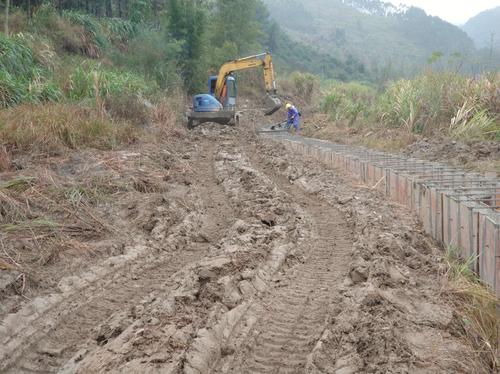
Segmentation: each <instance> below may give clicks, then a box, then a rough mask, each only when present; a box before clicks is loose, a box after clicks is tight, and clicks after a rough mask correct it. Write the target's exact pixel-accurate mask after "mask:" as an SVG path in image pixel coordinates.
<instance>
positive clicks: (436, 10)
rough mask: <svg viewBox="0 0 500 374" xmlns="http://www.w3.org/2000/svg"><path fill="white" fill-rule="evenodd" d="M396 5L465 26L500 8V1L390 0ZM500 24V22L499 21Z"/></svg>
mask: <svg viewBox="0 0 500 374" xmlns="http://www.w3.org/2000/svg"><path fill="white" fill-rule="evenodd" d="M389 1H390V2H391V3H394V4H407V5H414V6H418V7H419V8H422V9H424V10H425V11H426V13H427V14H430V15H432V16H438V17H440V18H442V19H444V20H446V21H448V22H451V23H455V24H463V23H465V22H466V21H467V20H468V19H469V18H471V17H473V16H475V15H476V14H478V13H480V12H482V11H483V10H486V9H491V8H495V7H497V6H500V0H389ZM499 22H500V20H499Z"/></svg>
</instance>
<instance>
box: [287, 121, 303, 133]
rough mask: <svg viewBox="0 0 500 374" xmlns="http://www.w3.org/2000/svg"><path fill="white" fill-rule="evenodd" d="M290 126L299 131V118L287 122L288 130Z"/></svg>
mask: <svg viewBox="0 0 500 374" xmlns="http://www.w3.org/2000/svg"><path fill="white" fill-rule="evenodd" d="M292 126H293V127H294V128H295V132H300V121H299V120H295V121H293V122H292V123H287V125H286V129H287V130H290V129H291V128H292Z"/></svg>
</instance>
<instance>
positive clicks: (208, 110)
mask: <svg viewBox="0 0 500 374" xmlns="http://www.w3.org/2000/svg"><path fill="white" fill-rule="evenodd" d="M259 67H262V68H263V71H264V82H265V85H266V104H267V105H268V107H267V108H266V109H265V111H264V114H265V115H271V114H273V113H274V112H276V111H277V110H278V109H280V108H281V101H280V99H279V98H278V97H277V96H276V81H275V78H274V68H273V60H272V57H271V54H270V53H262V54H260V55H255V56H249V57H245V58H240V59H237V60H233V61H228V62H226V63H225V64H223V65H222V66H221V68H220V69H219V73H218V74H217V75H213V76H210V77H209V79H208V93H207V94H199V95H195V96H194V97H193V110H192V111H191V112H189V113H188V128H190V129H192V128H194V127H196V126H198V125H200V124H202V123H204V122H216V123H219V124H222V125H233V126H234V125H237V124H238V122H239V114H238V112H237V110H236V98H237V85H236V78H235V77H234V76H233V73H234V72H236V71H240V70H246V69H253V68H259Z"/></svg>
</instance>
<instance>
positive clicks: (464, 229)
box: [272, 134, 500, 296]
mask: <svg viewBox="0 0 500 374" xmlns="http://www.w3.org/2000/svg"><path fill="white" fill-rule="evenodd" d="M272 139H274V140H276V141H279V142H281V143H283V144H284V145H285V146H286V147H287V148H288V149H290V151H291V152H294V153H301V154H303V155H306V156H308V157H311V158H314V159H316V160H319V161H320V162H322V163H324V164H326V165H328V166H330V167H333V168H338V169H343V170H345V171H347V172H348V173H350V174H351V175H352V176H354V177H355V178H357V179H359V180H361V181H363V182H364V183H365V184H367V185H370V186H376V188H377V189H378V190H380V191H382V192H384V193H385V194H386V195H387V196H388V197H390V198H391V199H392V200H393V201H395V202H398V203H400V204H402V205H405V206H406V207H408V208H409V209H411V210H412V211H413V212H414V213H415V214H416V215H417V216H418V217H419V219H420V221H421V222H422V224H423V227H424V230H425V231H426V232H427V233H428V234H429V235H431V236H432V237H433V238H435V239H436V240H437V241H439V242H440V243H442V244H443V245H444V246H445V247H449V246H453V247H455V248H457V249H458V251H459V253H460V255H461V257H462V258H463V259H464V260H468V261H470V266H471V268H472V270H474V271H475V272H476V273H477V274H478V275H479V277H480V278H481V280H483V281H484V282H485V283H486V284H487V285H489V286H490V287H491V288H492V289H493V290H494V291H495V293H496V294H497V295H498V296H500V244H499V243H500V179H497V178H494V177H492V178H487V177H485V176H483V175H480V174H477V173H466V172H464V171H463V170H460V169H456V168H452V167H449V166H446V165H444V164H440V163H436V162H427V161H422V160H417V159H412V158H407V157H404V156H397V155H392V154H388V153H384V152H378V151H374V150H368V149H365V148H361V147H352V146H346V145H340V144H334V143H329V142H326V141H321V140H317V139H307V138H299V137H294V136H291V135H288V134H287V135H278V136H276V135H275V136H272Z"/></svg>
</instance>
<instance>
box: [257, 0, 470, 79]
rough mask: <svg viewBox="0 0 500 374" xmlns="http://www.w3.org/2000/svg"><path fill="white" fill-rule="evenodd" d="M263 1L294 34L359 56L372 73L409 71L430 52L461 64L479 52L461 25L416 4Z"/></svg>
mask: <svg viewBox="0 0 500 374" xmlns="http://www.w3.org/2000/svg"><path fill="white" fill-rule="evenodd" d="M265 3H266V4H267V5H268V7H269V10H270V12H271V15H272V17H273V18H274V19H275V20H276V21H277V22H278V23H279V24H280V25H281V26H282V27H283V29H284V30H286V32H287V33H289V34H290V35H291V36H292V38H293V39H294V40H299V41H302V42H305V43H307V44H311V45H315V46H317V48H318V49H319V50H322V51H328V52H329V53H331V54H333V55H334V56H335V57H337V58H339V59H346V58H355V59H359V60H360V61H362V63H363V64H365V66H367V67H368V68H369V69H370V70H371V71H372V72H373V74H374V75H376V76H384V74H385V75H387V71H388V70H389V71H391V72H392V75H393V76H398V75H411V74H413V73H414V72H416V71H418V70H419V69H420V68H421V67H422V66H424V65H426V64H427V62H428V59H429V57H430V56H431V55H432V54H433V53H434V52H439V53H440V55H442V56H443V57H446V59H447V60H450V61H449V63H450V64H461V65H467V64H468V63H471V62H473V61H474V62H475V61H476V60H477V59H478V58H479V56H477V55H476V51H475V49H474V45H473V42H472V40H471V39H470V38H469V37H468V36H467V34H466V33H465V32H464V31H462V30H460V29H459V28H458V27H456V26H454V25H451V24H449V23H447V22H445V21H443V20H441V19H439V18H437V17H431V16H428V15H426V13H425V12H424V11H423V10H422V9H419V8H415V7H410V8H407V7H395V6H393V5H392V4H389V3H385V2H382V1H366V0H349V1H347V0H307V1H305V0H265ZM458 60H460V62H458V63H457V61H458ZM469 66H470V65H469Z"/></svg>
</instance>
